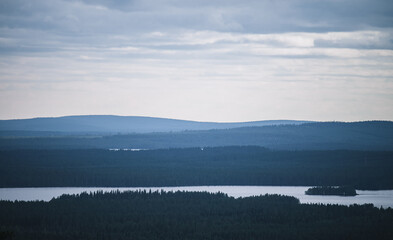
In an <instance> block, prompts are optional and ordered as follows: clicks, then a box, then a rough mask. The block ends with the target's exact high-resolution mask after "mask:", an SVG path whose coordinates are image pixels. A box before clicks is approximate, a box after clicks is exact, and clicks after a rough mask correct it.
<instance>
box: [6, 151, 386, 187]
mask: <svg viewBox="0 0 393 240" xmlns="http://www.w3.org/2000/svg"><path fill="white" fill-rule="evenodd" d="M0 166H1V168H0V187H95V186H100V187H149V186H195V185H273V186H279V185H281V186H282V185H288V186H322V185H325V186H339V185H350V186H353V187H355V188H356V189H393V175H392V172H393V152H391V151H348V150H336V151H272V150H268V149H266V148H262V147H253V146H248V147H215V148H186V149H161V150H148V151H109V150H100V149H94V150H93V149H90V150H17V151H0Z"/></svg>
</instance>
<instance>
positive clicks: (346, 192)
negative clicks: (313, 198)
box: [306, 186, 357, 197]
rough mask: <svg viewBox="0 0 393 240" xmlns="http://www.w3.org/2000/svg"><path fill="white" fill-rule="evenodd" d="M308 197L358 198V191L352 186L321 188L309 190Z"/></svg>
mask: <svg viewBox="0 0 393 240" xmlns="http://www.w3.org/2000/svg"><path fill="white" fill-rule="evenodd" d="M306 195H336V196H348V197H349V196H356V195H357V193H356V190H355V188H353V187H350V186H321V187H312V188H309V189H307V191H306Z"/></svg>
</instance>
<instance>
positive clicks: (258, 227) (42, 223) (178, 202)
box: [0, 192, 393, 240]
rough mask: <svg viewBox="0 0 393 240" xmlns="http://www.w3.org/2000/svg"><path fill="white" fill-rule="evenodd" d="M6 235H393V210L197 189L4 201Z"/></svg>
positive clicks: (0, 213)
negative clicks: (238, 196) (244, 196)
mask: <svg viewBox="0 0 393 240" xmlns="http://www.w3.org/2000/svg"><path fill="white" fill-rule="evenodd" d="M0 226H1V228H0V239H14V240H18V239H41V240H43V239H63V240H67V239H85V240H88V239H117V240H119V239H149V240H152V239H171V240H175V239H223V240H224V239H225V240H227V239H270V240H274V239H294V240H295V239H326V240H331V239H356V240H362V239H367V240H369V239H380V240H382V239H389V240H390V239H393V228H392V226H393V210H392V209H390V208H388V209H378V208H375V207H373V206H372V205H361V206H359V205H354V206H349V207H347V206H338V205H327V206H326V205H307V204H299V201H298V200H297V199H296V198H294V197H286V196H278V195H265V196H259V197H248V198H239V199H235V198H232V197H228V196H227V195H224V194H220V193H217V194H211V193H197V192H194V193H192V192H189V193H187V192H176V193H171V192H169V193H165V192H152V193H149V192H124V193H120V192H112V193H102V192H98V193H95V194H87V193H82V194H81V195H72V196H70V195H63V196H61V197H60V198H57V199H53V200H51V201H50V202H38V201H37V202H9V201H0Z"/></svg>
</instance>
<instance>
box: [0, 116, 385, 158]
mask: <svg viewBox="0 0 393 240" xmlns="http://www.w3.org/2000/svg"><path fill="white" fill-rule="evenodd" d="M250 145H254V146H262V147H266V148H269V149H278V150H336V149H348V150H389V151H392V150H393V122H390V121H368V122H352V123H343V122H317V123H304V124H298V125H274V126H262V127H242V128H232V129H215V130H200V131H194V130H193V131H182V132H162V133H144V134H142V133H134V134H117V135H106V136H104V135H102V136H99V135H96V136H54V137H1V138H0V149H86V148H90V149H91V148H101V149H110V148H127V149H158V148H187V147H217V146H250Z"/></svg>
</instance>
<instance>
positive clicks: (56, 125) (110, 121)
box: [0, 115, 307, 136]
mask: <svg viewBox="0 0 393 240" xmlns="http://www.w3.org/2000/svg"><path fill="white" fill-rule="evenodd" d="M305 122H307V121H293V120H269V121H254V122H237V123H217V122H196V121H185V120H176V119H167V118H153V117H136V116H128V117H125V116H111V115H95V116H93V115H86V116H67V117H57V118H33V119H17V120H0V131H2V133H0V134H1V135H3V136H21V135H25V136H45V135H64V134H84V133H96V134H97V133H105V134H107V133H122V134H124V133H148V132H170V131H184V130H209V129H228V128H238V127H250V126H268V125H282V124H302V123H305Z"/></svg>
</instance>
